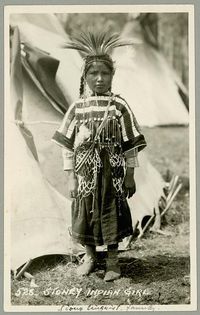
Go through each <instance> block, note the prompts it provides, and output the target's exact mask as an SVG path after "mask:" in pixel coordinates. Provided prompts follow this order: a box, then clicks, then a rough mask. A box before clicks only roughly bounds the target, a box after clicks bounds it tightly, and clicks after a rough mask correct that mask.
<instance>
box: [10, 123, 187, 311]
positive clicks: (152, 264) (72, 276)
mask: <svg viewBox="0 0 200 315" xmlns="http://www.w3.org/2000/svg"><path fill="white" fill-rule="evenodd" d="M144 133H145V136H146V138H147V142H148V147H147V149H146V150H147V153H148V156H149V158H150V160H151V162H152V164H153V165H154V166H155V167H156V168H157V169H158V170H159V171H160V173H161V174H162V175H163V177H165V178H166V177H167V176H168V177H169V176H171V174H173V173H175V174H177V175H179V176H180V177H181V180H182V182H183V188H182V189H181V191H180V193H179V195H178V196H177V197H176V199H175V201H174V202H173V204H172V206H171V208H170V209H169V211H168V212H167V213H166V215H165V218H164V219H163V221H162V229H163V230H164V231H166V232H168V233H169V235H168V236H164V235H160V234H153V233H150V232H149V231H147V232H146V233H145V235H144V237H143V238H142V239H140V240H135V241H134V242H133V243H132V245H131V250H129V251H126V252H120V253H119V258H120V264H121V269H122V277H121V278H120V279H119V280H116V281H114V282H112V283H105V282H104V281H103V277H104V274H105V253H99V260H98V265H97V268H96V270H95V272H94V273H92V274H91V275H89V276H88V277H83V278H80V277H77V275H76V267H77V264H78V261H73V262H72V261H70V259H69V257H63V256H49V257H42V258H38V259H35V260H34V262H33V263H32V265H31V266H30V268H29V270H28V271H29V272H30V273H31V274H32V275H33V276H34V277H35V279H36V284H37V285H38V287H37V288H31V287H30V281H29V280H28V279H26V278H24V277H22V278H20V279H19V280H14V279H13V280H12V284H11V301H12V304H13V305H71V306H72V305H81V304H86V305H90V304H102V305H107V304H112V305H114V304H116V305H123V304H128V305H137V304H139V305H146V304H148V305H156V304H159V305H162V304H189V303H190V281H189V279H190V256H189V178H188V176H189V170H188V165H189V157H188V129H187V128H186V127H167V128H163V127H162V128H161V127H156V128H145V129H144ZM47 289H49V290H47ZM92 290H93V291H92Z"/></svg>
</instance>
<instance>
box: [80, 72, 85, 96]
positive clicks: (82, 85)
mask: <svg viewBox="0 0 200 315" xmlns="http://www.w3.org/2000/svg"><path fill="white" fill-rule="evenodd" d="M84 81H85V80H84V75H82V76H81V80H80V88H79V96H80V97H82V95H83V93H84V88H85V82H84Z"/></svg>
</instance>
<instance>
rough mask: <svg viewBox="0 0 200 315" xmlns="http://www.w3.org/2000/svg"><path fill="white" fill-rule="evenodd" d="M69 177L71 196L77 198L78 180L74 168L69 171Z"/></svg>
mask: <svg viewBox="0 0 200 315" xmlns="http://www.w3.org/2000/svg"><path fill="white" fill-rule="evenodd" d="M67 179H68V184H69V194H70V197H71V198H76V197H77V194H78V180H77V177H76V175H75V174H74V171H73V170H69V171H67Z"/></svg>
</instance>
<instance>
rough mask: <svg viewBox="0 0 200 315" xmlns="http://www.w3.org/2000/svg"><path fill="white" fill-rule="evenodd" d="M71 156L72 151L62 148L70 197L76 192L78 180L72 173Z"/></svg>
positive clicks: (73, 196) (74, 195)
mask: <svg viewBox="0 0 200 315" xmlns="http://www.w3.org/2000/svg"><path fill="white" fill-rule="evenodd" d="M73 156H74V152H72V151H69V150H67V149H64V148H62V157H63V169H64V171H65V172H66V175H67V182H68V185H69V193H70V197H71V198H75V197H76V196H77V193H78V180H77V177H76V175H75V173H74V163H73Z"/></svg>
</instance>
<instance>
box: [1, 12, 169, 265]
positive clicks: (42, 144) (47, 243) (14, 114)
mask: <svg viewBox="0 0 200 315" xmlns="http://www.w3.org/2000/svg"><path fill="white" fill-rule="evenodd" d="M41 20H42V21H41ZM44 21H45V23H44ZM24 23H25V24H24ZM44 24H45V27H44ZM11 25H12V26H18V29H16V28H15V30H14V35H13V40H12V52H13V53H12V64H11V105H12V106H11V107H10V108H8V110H7V112H6V113H7V115H6V122H7V123H6V156H7V157H8V159H6V174H5V175H6V178H7V185H6V195H7V198H6V200H7V202H6V206H7V211H8V212H9V213H10V220H11V221H10V222H11V248H12V251H11V256H12V257H11V258H12V259H11V269H13V270H16V269H18V268H19V267H20V266H22V265H23V264H24V263H25V262H26V261H27V260H29V259H34V258H36V257H39V256H43V255H48V254H71V253H72V251H73V252H74V253H80V252H83V248H82V247H81V246H79V245H78V244H75V243H72V240H71V237H70V232H69V228H70V224H71V217H70V216H71V213H70V208H71V207H70V205H71V200H69V199H67V198H66V196H67V182H66V178H65V174H64V172H63V171H62V159H61V151H60V148H58V147H57V146H56V145H55V144H53V142H51V137H52V135H53V133H54V131H55V129H56V127H57V125H59V124H60V122H61V119H62V117H63V113H64V111H65V110H67V108H68V106H69V103H70V102H71V101H73V100H74V99H75V98H76V94H77V93H78V87H79V77H80V71H81V64H82V63H81V58H80V56H79V55H78V54H74V53H72V52H69V51H67V50H63V49H62V48H60V43H62V42H63V41H64V40H66V35H65V34H63V31H60V29H61V26H60V25H59V23H58V21H56V20H55V16H53V17H52V16H51V15H45V16H43V17H41V16H40V15H34V16H32V15H28V17H27V15H26V14H23V15H20V16H19V15H18V16H16V15H15V16H13V17H11ZM18 30H19V31H18ZM30 33H31V34H34V36H29V35H30ZM47 35H48V36H47ZM45 36H46V37H45ZM43 38H47V41H45V43H44V41H43ZM20 44H21V45H20ZM47 60H49V61H52V62H50V63H45V62H46V61H47ZM56 60H59V63H57V66H58V69H57V68H56ZM41 61H42V62H41ZM44 61H45V62H44ZM46 65H48V67H46ZM49 65H52V67H50V68H49ZM22 68H23V71H22ZM42 69H43V70H44V71H42ZM45 69H48V71H50V70H52V69H53V70H52V72H51V71H50V72H48V74H47V79H48V80H49V78H48V76H50V75H51V76H52V81H48V82H49V84H47V85H45V82H46V81H45V80H46V76H45V74H46V73H45ZM38 73H40V75H38ZM54 74H55V76H54ZM72 77H73V80H72ZM53 82H54V84H53ZM49 86H51V87H52V89H53V90H51V91H50V90H49ZM52 91H53V93H52ZM13 143H14V144H15V146H13ZM13 156H15V159H16V162H17V163H13V159H12V158H11V157H13ZM37 158H38V161H37ZM135 176H136V181H137V193H136V194H135V196H134V198H131V199H130V200H129V205H130V208H131V212H132V217H133V225H134V226H135V225H136V224H137V223H138V222H139V224H141V222H142V218H143V217H144V216H145V215H150V216H151V215H152V213H153V209H154V208H156V207H157V205H158V200H159V198H160V196H161V195H162V194H163V187H164V185H165V183H164V181H163V180H162V178H161V176H160V174H159V173H158V172H157V170H156V169H155V168H154V167H153V166H152V165H151V164H150V162H149V161H148V159H147V157H146V155H145V153H141V154H140V167H139V168H138V169H137V170H136V175H135ZM152 181H153V182H154V187H153V188H152V185H151V183H152Z"/></svg>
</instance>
